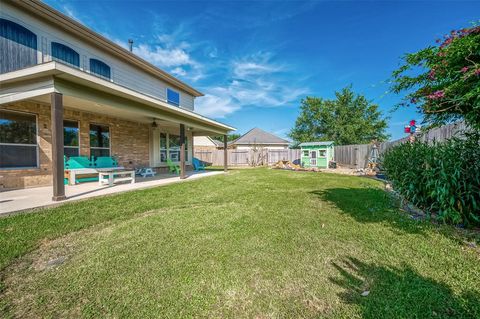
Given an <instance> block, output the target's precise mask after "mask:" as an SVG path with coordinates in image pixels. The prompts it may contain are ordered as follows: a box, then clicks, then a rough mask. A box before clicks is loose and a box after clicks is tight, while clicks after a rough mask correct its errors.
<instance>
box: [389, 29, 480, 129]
mask: <svg viewBox="0 0 480 319" xmlns="http://www.w3.org/2000/svg"><path fill="white" fill-rule="evenodd" d="M392 90H393V92H395V93H401V92H405V93H406V96H405V98H404V99H403V100H402V102H401V103H400V104H399V105H398V107H400V106H408V105H413V106H416V107H417V108H418V109H419V111H421V112H422V113H424V114H425V118H424V122H425V123H426V124H427V125H429V126H439V125H442V124H446V123H449V122H452V121H455V120H459V119H464V120H465V121H466V122H467V123H468V124H470V126H471V127H472V128H476V129H477V130H478V129H480V26H474V27H471V28H465V29H461V30H454V31H451V32H450V33H449V34H447V35H445V36H444V37H443V39H438V40H437V45H435V46H429V47H428V48H426V49H423V50H420V51H418V52H416V53H410V54H407V55H405V57H404V58H403V65H401V66H400V67H399V68H398V69H397V70H395V71H394V72H393V75H392Z"/></svg>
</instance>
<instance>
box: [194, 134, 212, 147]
mask: <svg viewBox="0 0 480 319" xmlns="http://www.w3.org/2000/svg"><path fill="white" fill-rule="evenodd" d="M193 142H194V144H195V147H197V146H211V147H216V146H217V145H215V143H213V142H212V141H211V140H210V139H209V138H208V137H207V136H195V137H194V138H193Z"/></svg>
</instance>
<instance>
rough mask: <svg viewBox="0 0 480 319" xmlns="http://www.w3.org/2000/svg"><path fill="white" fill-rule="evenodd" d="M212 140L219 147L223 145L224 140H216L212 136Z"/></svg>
mask: <svg viewBox="0 0 480 319" xmlns="http://www.w3.org/2000/svg"><path fill="white" fill-rule="evenodd" d="M211 140H212V142H213V143H214V144H215V145H216V146H217V147H219V146H222V147H223V142H222V141H219V140H216V139H214V138H211Z"/></svg>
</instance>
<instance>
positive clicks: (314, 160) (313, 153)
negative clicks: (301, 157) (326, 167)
mask: <svg viewBox="0 0 480 319" xmlns="http://www.w3.org/2000/svg"><path fill="white" fill-rule="evenodd" d="M310 165H312V166H317V151H310Z"/></svg>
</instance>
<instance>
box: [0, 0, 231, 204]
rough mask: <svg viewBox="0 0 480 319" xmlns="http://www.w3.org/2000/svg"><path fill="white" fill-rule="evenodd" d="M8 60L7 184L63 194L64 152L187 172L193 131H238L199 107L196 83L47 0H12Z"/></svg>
mask: <svg viewBox="0 0 480 319" xmlns="http://www.w3.org/2000/svg"><path fill="white" fill-rule="evenodd" d="M106 21H108V19H107V20H106ZM112 27H114V26H112ZM0 61H1V65H0V84H1V86H0V184H1V185H0V187H1V186H2V185H3V187H5V188H22V187H32V186H41V185H52V182H53V189H54V199H55V200H61V199H63V198H64V186H63V177H64V176H63V175H64V173H63V170H64V167H63V158H64V154H65V155H66V156H88V157H90V156H93V157H97V156H115V157H116V158H117V160H118V162H119V164H120V165H122V166H125V167H139V166H151V167H155V168H157V170H160V171H161V170H162V169H163V168H164V167H166V161H167V158H170V159H171V160H172V161H174V162H179V164H181V165H180V166H181V167H182V172H183V173H184V171H185V168H186V167H188V166H189V165H190V161H191V158H192V137H193V135H196V134H198V135H226V134H228V132H230V131H232V130H234V128H233V127H230V126H228V125H225V124H222V123H219V122H216V121H213V120H211V119H209V118H206V117H204V116H201V115H199V114H197V113H195V112H194V109H195V98H196V97H199V96H202V93H200V92H199V91H197V90H196V89H195V88H193V87H191V86H189V85H187V84H185V83H183V82H182V81H180V80H178V79H177V78H175V77H173V76H171V75H170V74H168V73H166V72H165V71H162V70H160V69H158V68H157V67H155V66H153V65H152V64H150V63H148V62H146V61H144V60H142V59H141V58H139V57H138V56H136V55H134V54H132V53H131V52H130V51H128V50H126V49H124V48H122V47H120V46H119V45H117V44H115V43H114V42H112V41H110V40H108V39H106V38H105V37H103V36H101V35H100V34H98V33H95V32H93V31H92V30H90V29H88V28H87V27H85V26H83V25H82V24H80V23H79V22H77V21H74V20H73V19H71V18H69V17H67V16H65V15H64V14H62V13H60V12H58V11H57V10H55V9H53V8H51V7H49V6H48V5H46V4H44V3H42V2H40V1H36V0H35V1H33V0H29V1H12V0H2V4H1V10H0ZM182 144H183V145H185V147H184V148H183V147H181V145H182ZM182 153H183V154H184V155H185V162H183V163H180V158H181V154H182ZM182 176H184V174H182Z"/></svg>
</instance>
